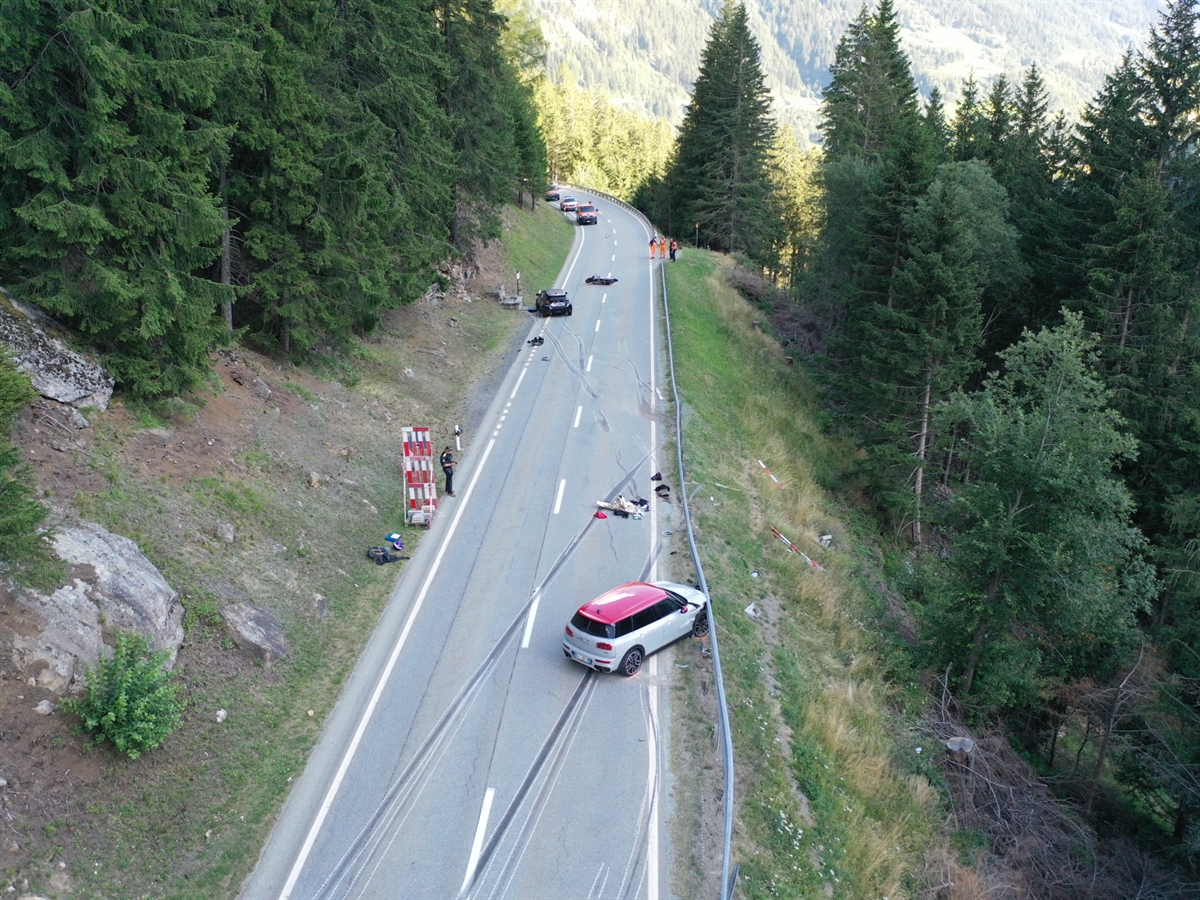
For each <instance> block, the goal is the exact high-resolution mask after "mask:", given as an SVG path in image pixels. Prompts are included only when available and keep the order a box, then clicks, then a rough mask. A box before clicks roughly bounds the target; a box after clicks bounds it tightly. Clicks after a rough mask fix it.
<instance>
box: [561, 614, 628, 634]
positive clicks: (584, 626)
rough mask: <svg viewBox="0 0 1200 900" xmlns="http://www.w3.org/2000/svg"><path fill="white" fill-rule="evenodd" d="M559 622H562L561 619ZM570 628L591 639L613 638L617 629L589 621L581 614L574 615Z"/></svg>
mask: <svg viewBox="0 0 1200 900" xmlns="http://www.w3.org/2000/svg"><path fill="white" fill-rule="evenodd" d="M559 621H562V620H561V619H560V620H559ZM571 627H572V628H575V629H577V630H578V631H582V632H583V633H584V634H590V635H591V636H592V637H602V638H609V639H611V638H615V637H616V636H617V629H616V628H615V627H614V626H612V625H606V624H605V623H603V622H597V621H596V620H595V619H589V618H588V617H587V616H585V615H584V614H583V613H581V612H577V613H575V615H574V617H572V619H571Z"/></svg>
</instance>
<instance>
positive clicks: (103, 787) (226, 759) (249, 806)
mask: <svg viewBox="0 0 1200 900" xmlns="http://www.w3.org/2000/svg"><path fill="white" fill-rule="evenodd" d="M505 222H506V226H505V231H504V235H503V238H502V240H501V242H500V245H499V247H497V246H495V245H493V247H491V248H487V249H485V250H484V251H482V252H481V253H480V254H479V260H478V262H479V264H480V270H481V275H480V276H479V278H478V279H477V280H476V281H474V282H471V283H469V285H468V287H469V290H470V293H471V294H472V295H475V296H474V299H473V300H471V301H467V300H465V299H461V298H458V297H455V296H454V295H453V294H450V295H447V296H445V297H442V298H439V299H437V300H435V301H430V300H423V301H420V302H418V303H416V304H413V305H412V306H411V307H405V308H403V309H401V310H397V311H395V312H393V313H391V314H389V315H388V317H387V318H386V321H385V323H384V325H383V327H382V328H381V329H380V331H379V333H378V334H376V335H374V336H372V337H371V338H369V339H367V340H365V341H363V342H361V343H359V344H358V345H357V346H356V347H355V348H354V349H353V350H352V351H350V352H349V353H348V354H343V355H340V356H337V357H333V356H329V357H317V356H314V357H313V358H312V360H311V362H310V363H307V364H305V365H304V366H294V365H290V364H284V363H280V362H278V361H276V360H272V359H269V358H267V357H263V356H260V355H257V354H255V353H253V352H252V351H250V350H248V349H245V348H236V352H235V353H232V354H225V355H223V356H222V357H221V358H220V359H218V360H217V371H218V373H219V374H220V377H221V384H220V386H219V388H217V389H215V390H214V392H213V394H212V395H210V396H207V397H205V398H201V402H197V403H195V404H194V405H192V406H190V407H189V408H188V409H186V410H185V411H183V412H180V413H178V414H176V415H169V414H167V413H165V412H164V411H161V410H159V411H150V410H144V409H143V410H133V409H129V408H127V407H125V406H123V405H122V404H120V403H116V404H114V406H113V407H112V408H111V409H110V411H109V412H106V413H94V414H89V418H90V419H91V423H92V427H91V428H90V429H89V430H88V432H87V439H86V440H87V443H86V446H85V447H81V448H80V449H79V450H78V452H76V453H75V454H74V457H73V460H74V462H73V464H74V465H75V467H76V469H77V471H75V472H66V473H65V474H64V470H65V469H66V465H65V464H64V463H62V462H61V461H60V462H56V463H53V464H52V465H56V466H57V467H58V468H57V469H53V470H51V469H49V468H47V469H46V471H45V472H42V471H41V470H39V473H38V474H39V483H40V486H41V487H42V488H43V490H44V491H45V492H46V495H47V496H55V497H56V499H57V500H58V502H59V505H60V507H64V506H69V508H70V513H71V514H72V515H75V514H77V515H78V516H80V517H83V518H87V519H91V520H94V521H98V522H100V523H101V524H103V525H104V526H105V527H107V528H109V529H110V530H111V531H114V532H116V533H118V534H122V535H125V536H128V537H130V538H132V539H134V540H136V541H137V542H138V543H139V545H140V546H141V548H142V550H143V552H144V553H145V554H146V555H147V556H148V557H149V558H150V559H151V560H152V561H153V562H154V563H155V564H156V565H157V566H158V567H159V568H160V569H161V570H162V571H163V573H164V575H165V576H166V577H167V579H168V581H170V582H171V584H172V585H173V586H174V587H175V588H176V589H177V590H179V591H180V592H181V594H182V599H183V603H184V606H185V609H186V614H185V627H186V639H185V644H184V646H183V648H182V649H181V651H180V654H179V659H178V662H177V665H176V670H175V671H176V673H177V674H176V678H177V680H178V682H179V683H180V684H181V685H183V688H184V693H185V695H186V699H187V703H188V709H187V712H186V714H185V722H184V725H183V727H182V728H181V729H180V730H179V731H178V732H176V733H175V734H174V735H172V736H171V737H170V738H169V739H168V741H167V743H166V744H164V745H163V746H162V747H161V748H159V749H158V750H155V751H153V752H151V753H149V754H146V755H145V756H143V757H142V758H141V759H139V760H137V761H135V762H128V761H124V760H120V759H117V758H116V757H114V756H112V755H111V754H110V753H108V751H106V750H103V749H96V748H92V747H88V746H87V745H86V744H85V742H84V740H83V738H82V737H81V736H79V735H78V734H77V733H75V732H74V731H73V721H72V720H71V719H70V718H69V717H66V716H61V715H58V714H56V716H55V717H54V718H55V720H56V721H57V728H58V733H57V734H55V735H53V736H52V737H51V738H50V739H49V740H47V741H44V742H42V745H39V746H38V747H34V748H31V751H30V752H31V754H35V755H36V754H40V755H37V756H36V763H31V768H32V769H43V770H45V769H53V770H54V771H53V777H52V778H47V779H46V780H45V782H44V784H43V788H42V790H41V791H40V795H39V797H38V798H37V802H35V803H31V804H30V805H29V806H28V807H27V808H26V809H25V811H24V812H23V813H22V815H20V816H17V817H16V818H15V820H12V821H10V822H9V828H10V831H12V832H13V833H14V834H15V835H16V837H15V838H13V839H12V840H11V842H9V843H11V846H12V847H15V848H16V849H15V850H12V851H11V852H9V853H8V855H5V856H3V857H0V858H3V860H4V863H3V868H0V875H3V880H0V889H3V888H8V889H9V890H15V891H18V892H20V893H22V894H23V893H36V894H38V895H41V896H45V897H51V898H67V897H70V898H106V900H112V898H118V897H120V898H139V897H144V898H154V900H158V898H187V900H199V898H228V897H232V896H235V895H236V893H237V890H238V887H239V885H240V884H241V882H242V880H243V878H244V877H245V875H246V874H247V872H248V871H249V870H250V868H251V867H252V866H253V865H254V863H255V860H256V859H257V856H258V852H259V849H260V847H261V845H262V843H263V841H264V840H265V838H266V836H267V834H268V832H269V830H270V828H271V826H272V824H273V821H274V817H275V815H276V814H277V811H278V809H279V808H280V806H281V804H282V802H283V799H284V797H285V795H286V792H287V790H288V787H289V783H290V782H291V781H292V780H293V779H294V778H295V777H296V776H298V775H299V773H300V771H301V770H302V768H303V766H304V762H305V760H306V758H307V756H308V753H309V750H310V749H311V747H312V746H313V744H314V742H315V741H316V739H317V737H318V736H319V733H320V728H321V723H322V722H323V721H324V719H325V717H326V715H327V714H328V712H329V711H330V709H331V708H332V706H333V704H334V703H335V702H336V700H337V697H338V693H339V690H340V685H341V682H342V680H343V679H344V678H345V676H346V675H347V674H348V672H349V671H350V670H351V668H352V667H353V665H354V663H355V660H356V659H357V656H358V653H359V652H360V650H361V648H362V646H363V645H364V643H365V641H366V639H367V638H368V636H369V634H370V631H371V629H372V627H373V626H374V623H375V621H376V620H377V618H378V615H379V613H380V611H381V609H382V608H383V605H384V603H385V602H386V600H387V597H388V596H389V594H390V591H391V588H392V586H393V584H394V583H395V580H396V578H397V577H398V576H399V575H400V571H399V566H385V567H379V566H376V565H374V564H372V563H370V562H368V561H367V559H366V558H365V554H364V550H365V548H366V547H367V546H369V545H372V544H378V543H380V542H381V540H382V538H383V535H385V534H387V533H388V532H389V531H392V530H399V531H402V532H403V533H404V535H405V540H406V542H407V543H408V545H409V549H410V550H411V549H412V548H413V547H415V546H416V544H417V543H418V542H419V541H420V539H421V535H422V534H423V531H422V530H421V529H408V528H403V527H400V525H401V522H402V512H401V510H402V507H403V503H402V497H401V494H400V485H401V482H400V478H399V476H398V467H397V463H398V458H397V447H398V442H399V433H400V427H401V426H402V425H407V424H427V425H430V426H431V427H432V428H433V429H434V431H435V432H438V433H443V434H444V433H446V431H447V430H449V429H452V428H453V426H454V424H457V423H459V422H463V423H470V421H471V418H472V415H473V410H474V409H475V408H476V406H477V405H478V403H477V398H474V397H472V392H473V391H474V390H477V386H478V385H480V384H483V385H487V384H489V383H492V384H494V382H495V379H497V378H498V377H500V374H502V371H503V366H504V361H505V358H506V356H507V355H508V354H509V353H510V352H511V351H512V350H513V349H514V347H515V346H516V345H519V343H520V336H519V335H520V334H523V332H524V330H525V329H526V328H527V327H528V316H527V315H526V314H524V313H521V312H513V311H510V310H503V309H501V308H500V307H499V306H498V304H496V303H495V302H494V301H492V300H490V299H481V298H482V297H484V295H485V293H486V291H488V290H489V289H490V288H491V287H493V286H494V285H495V284H496V283H500V282H503V283H505V284H506V285H507V286H508V287H509V288H510V289H511V288H512V287H513V284H514V281H513V273H514V272H515V271H517V270H520V271H521V272H522V273H523V276H522V281H523V283H524V284H525V286H526V292H527V293H528V292H529V290H531V289H534V288H535V286H548V285H550V284H553V282H554V278H555V277H556V276H557V274H558V271H559V269H560V268H561V266H562V262H563V260H564V259H565V257H566V254H567V251H568V249H569V247H570V243H571V241H572V239H573V234H574V229H573V228H572V226H571V225H570V224H569V223H567V221H566V220H565V219H564V218H563V217H562V216H561V215H560V214H558V213H557V212H556V211H554V210H552V209H551V208H550V207H549V206H547V205H545V204H540V205H539V207H538V209H537V210H536V211H535V212H530V211H527V210H521V211H518V210H515V209H508V210H506V211H505ZM255 379H257V380H258V381H261V382H262V383H265V384H266V385H267V386H268V387H269V388H270V396H269V397H266V398H264V397H263V396H262V394H261V392H260V393H259V395H257V396H256V395H254V394H253V393H252V392H251V391H250V390H249V388H248V387H247V386H246V385H250V384H252V383H253V382H254V380H255ZM471 437H472V434H471V432H470V431H468V433H467V435H466V436H465V438H466V440H468V441H469V440H470V439H471ZM59 459H60V460H61V457H60V458H59ZM67 475H71V476H72V477H71V478H70V479H69V480H68V479H67V478H66V476H67ZM64 485H69V487H66V486H64ZM68 495H69V499H68ZM218 523H232V524H234V525H235V526H236V538H235V539H234V540H232V541H228V540H226V539H223V538H222V537H220V536H219V533H218V531H217V528H216V526H217V524H218ZM406 552H407V551H406ZM238 601H251V602H254V603H256V604H258V605H260V606H263V607H265V608H267V609H269V610H270V611H271V612H272V613H274V614H275V616H276V617H277V618H278V619H279V620H280V621H281V622H282V624H283V626H284V629H285V631H286V633H287V636H288V638H289V640H290V642H291V652H290V653H289V655H288V656H287V657H286V658H285V659H283V660H282V661H280V662H277V663H275V664H274V665H271V666H263V665H258V664H255V663H254V662H253V661H252V660H251V659H250V658H249V657H248V656H247V655H246V654H245V653H243V652H242V651H240V650H237V649H236V648H234V647H233V645H232V643H231V642H230V640H229V639H228V637H227V636H226V634H225V632H224V630H223V627H222V625H221V620H220V617H219V610H220V608H221V607H222V606H223V605H225V604H227V603H231V602H238ZM10 683H12V682H10ZM21 702H22V704H24V703H25V701H24V697H23V696H22V701H21ZM25 705H28V704H25ZM221 710H224V711H225V715H224V716H222V717H221V720H220V721H218V715H217V714H218V712H219V711H221ZM44 721H45V720H44ZM31 758H32V757H31ZM30 778H32V775H30ZM9 843H6V845H5V847H4V848H3V850H4V851H9Z"/></svg>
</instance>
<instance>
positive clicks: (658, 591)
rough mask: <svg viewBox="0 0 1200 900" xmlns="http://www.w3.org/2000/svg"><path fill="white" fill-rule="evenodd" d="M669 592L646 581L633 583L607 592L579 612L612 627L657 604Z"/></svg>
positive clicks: (589, 602)
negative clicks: (627, 617)
mask: <svg viewBox="0 0 1200 900" xmlns="http://www.w3.org/2000/svg"><path fill="white" fill-rule="evenodd" d="M665 596H667V592H666V591H664V590H663V589H662V588H660V587H655V586H654V585H652V584H646V582H644V581H631V582H629V583H628V584H623V585H621V586H620V587H615V588H613V589H612V590H609V591H605V592H604V593H603V594H601V595H600V596H599V597H597V598H596V599H595V600H589V601H588V602H587V603H585V604H583V606H581V607H579V611H580V612H581V613H583V614H584V615H585V616H587V617H588V618H589V619H595V620H596V621H597V622H603V623H604V624H605V625H612V624H615V623H616V622H618V621H620V620H621V619H623V618H625V617H626V616H628V615H631V614H632V613H635V612H638V611H639V610H643V609H645V608H646V607H647V606H650V605H652V604H654V603H657V602H658V601H659V600H661V599H662V598H663V597H665Z"/></svg>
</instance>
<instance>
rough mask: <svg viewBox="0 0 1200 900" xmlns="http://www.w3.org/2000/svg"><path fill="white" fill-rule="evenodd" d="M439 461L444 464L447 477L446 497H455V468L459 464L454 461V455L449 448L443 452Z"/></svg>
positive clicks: (443, 467) (443, 471)
mask: <svg viewBox="0 0 1200 900" xmlns="http://www.w3.org/2000/svg"><path fill="white" fill-rule="evenodd" d="M439 461H440V462H441V464H442V473H443V474H444V475H445V476H446V496H447V497H453V496H454V467H455V466H457V465H458V463H456V462H455V461H454V454H453V453H451V452H450V448H449V447H447V448H446V449H445V450H443V451H442V455H441V457H440V458H439Z"/></svg>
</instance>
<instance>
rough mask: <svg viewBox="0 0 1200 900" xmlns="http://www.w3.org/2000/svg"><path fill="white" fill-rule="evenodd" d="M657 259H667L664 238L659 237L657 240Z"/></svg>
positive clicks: (665, 240)
mask: <svg viewBox="0 0 1200 900" xmlns="http://www.w3.org/2000/svg"><path fill="white" fill-rule="evenodd" d="M658 258H659V259H666V258H667V239H666V238H665V237H660V238H659V239H658Z"/></svg>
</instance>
